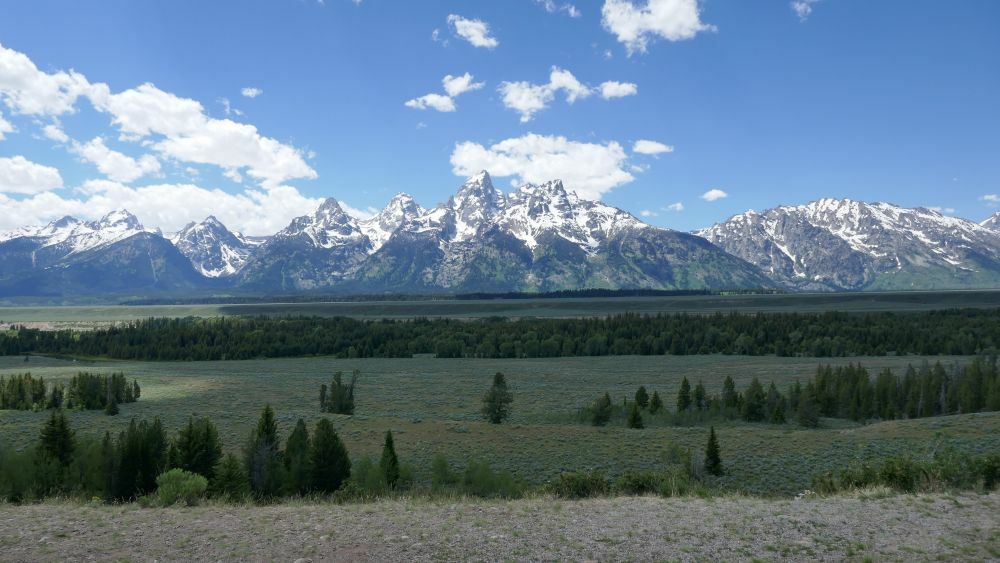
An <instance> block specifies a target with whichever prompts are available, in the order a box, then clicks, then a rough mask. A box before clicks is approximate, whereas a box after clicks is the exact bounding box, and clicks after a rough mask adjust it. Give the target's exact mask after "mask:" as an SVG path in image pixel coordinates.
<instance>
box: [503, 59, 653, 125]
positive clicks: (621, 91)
mask: <svg viewBox="0 0 1000 563" xmlns="http://www.w3.org/2000/svg"><path fill="white" fill-rule="evenodd" d="M499 91H500V94H501V95H502V96H503V105H504V106H505V107H507V108H508V109H512V110H514V111H516V112H518V113H520V114H521V123H527V122H529V121H531V119H532V118H533V117H534V116H535V114H536V113H537V112H539V111H541V110H543V109H545V108H547V107H549V104H550V103H552V100H554V99H555V96H556V94H557V93H558V92H560V91H561V92H563V95H565V97H566V102H568V103H570V104H572V103H573V102H575V101H576V100H578V99H581V98H586V97H589V96H590V95H591V94H593V93H594V92H600V93H601V97H603V98H604V99H606V100H607V99H611V98H619V97H622V96H629V95H632V94H635V93H636V92H637V86H636V85H635V84H631V83H627V82H611V81H609V82H604V83H603V84H601V86H600V87H598V88H591V87H590V86H587V85H586V84H584V83H582V82H580V81H579V80H577V78H576V76H573V73H572V72H570V71H568V70H564V69H561V68H559V67H557V66H554V67H552V70H551V71H550V72H549V81H548V83H546V84H532V83H531V82H527V81H520V82H503V83H501V84H500V87H499Z"/></svg>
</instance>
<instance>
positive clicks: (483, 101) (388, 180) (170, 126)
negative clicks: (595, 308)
mask: <svg viewBox="0 0 1000 563" xmlns="http://www.w3.org/2000/svg"><path fill="white" fill-rule="evenodd" d="M669 8H674V9H676V10H675V11H672V12H670V14H673V15H670V14H667V15H664V16H658V14H659V13H660V12H659V10H666V9H669ZM796 8H797V9H796ZM668 11H669V10H668ZM449 16H456V17H451V18H449ZM479 24H485V25H486V26H488V30H487V33H486V34H485V35H484V34H482V33H481V32H482V29H479V31H480V33H479V34H477V33H476V31H477V25H479ZM998 24H1000V3H997V2H994V1H991V0H964V1H960V2H949V3H947V4H942V3H940V2H935V1H930V0H908V1H902V0H884V1H879V2H871V1H867V0H864V1H863V0H817V1H809V0H800V1H797V2H789V1H787V0H773V1H763V0H762V1H760V2H746V1H742V0H706V1H703V2H696V0H631V1H629V0H600V1H597V0H590V1H584V0H570V1H562V0H553V1H551V2H544V1H536V0H504V1H503V2H497V1H492V2H488V1H463V2H458V1H443V0H442V1H433V0H426V1H420V2H415V1H401V0H400V1H391V2H390V1H388V0H363V1H362V2H360V3H357V2H355V1H353V0H325V2H322V3H321V2H317V1H316V0H268V1H264V0H258V1H245V0H242V1H221V0H220V1H212V2H194V1H182V0H174V1H172V2H169V3H166V2H134V1H129V0H117V1H103V2H86V3H84V2H70V1H54V0H33V1H32V2H4V6H3V17H0V45H2V46H3V51H2V53H0V119H2V121H0V132H3V133H2V137H3V138H2V140H0V229H2V228H11V227H14V226H18V225H20V224H23V223H24V222H38V221H45V220H49V219H51V218H54V216H56V215H61V214H63V213H72V214H76V215H83V216H95V215H98V214H100V213H101V212H103V211H105V210H107V209H108V208H111V207H115V206H117V205H119V204H121V205H125V206H127V207H129V208H130V209H132V210H133V211H134V212H136V214H137V215H139V217H140V219H142V220H143V221H144V222H145V223H146V224H147V225H149V226H159V227H162V228H164V229H165V230H173V229H176V228H178V227H179V226H180V225H182V224H183V223H184V222H186V221H188V220H192V219H195V220H197V219H200V218H202V217H203V216H204V215H207V214H208V213H209V212H212V213H215V214H216V215H218V216H219V217H220V218H221V219H222V220H223V221H224V222H226V223H227V224H231V226H232V227H234V228H239V229H242V230H247V231H250V232H252V233H254V234H266V233H268V232H273V231H276V230H278V228H280V227H281V226H283V225H284V224H286V223H287V222H288V219H289V218H290V217H292V216H295V215H299V214H303V213H305V212H308V211H310V210H311V208H312V207H313V206H314V205H315V203H316V198H320V197H326V196H334V197H336V198H338V199H339V200H342V201H344V202H346V204H348V205H349V206H350V207H351V208H353V209H356V210H359V211H360V212H364V211H365V210H368V209H370V208H379V207H381V206H382V205H384V204H385V203H386V202H388V200H389V198H390V197H391V196H392V194H394V193H396V192H399V191H405V192H408V193H411V194H412V195H413V196H414V197H415V198H416V199H417V201H418V202H420V203H421V204H422V205H424V206H432V205H434V204H436V203H438V202H440V201H443V200H445V199H446V198H447V197H448V196H449V195H451V194H452V193H453V192H454V190H455V189H456V187H457V186H458V185H459V184H460V183H461V181H462V177H461V176H462V174H463V173H464V172H465V171H468V170H472V169H473V168H477V167H482V166H485V167H487V168H489V169H490V170H491V172H492V173H493V174H494V179H495V182H496V184H497V185H498V187H501V188H502V189H505V190H510V189H512V187H511V183H512V182H515V183H516V182H518V181H524V180H528V181H540V180H543V179H547V178H546V177H547V176H558V177H562V178H563V179H564V180H565V181H566V184H567V188H569V189H577V190H578V191H580V192H581V193H583V194H585V195H587V196H589V197H601V198H602V199H604V200H605V201H607V202H609V203H611V204H613V205H616V206H619V207H622V208H624V209H627V210H628V211H631V212H632V213H635V214H636V215H640V214H643V212H644V211H645V212H646V213H645V214H644V217H645V219H646V220H648V221H650V222H651V223H653V224H656V225H661V226H668V227H672V228H676V229H682V230H689V229H694V228H698V227H702V226H706V225H709V224H711V223H713V222H716V221H719V220H722V219H725V218H727V217H728V216H730V215H732V214H734V213H739V212H742V211H745V210H746V209H749V208H754V209H758V210H759V209H764V208H767V207H771V206H774V205H778V204H796V203H804V202H806V201H809V200H811V199H815V198H818V197H851V198H859V199H864V200H883V201H891V202H894V203H898V204H901V205H907V206H918V205H920V206H935V207H940V208H942V209H943V210H944V212H947V213H954V214H957V215H959V216H963V217H967V218H970V219H975V220H980V219H982V218H984V217H985V216H987V215H989V214H990V213H992V212H993V211H995V209H994V208H993V207H992V206H993V205H996V203H997V201H998V200H1000V198H997V197H996V194H997V193H998V192H1000V136H998V134H997V132H998V131H1000V103H998V102H997V100H1000V33H998V32H997V29H998ZM470 28H471V30H472V31H471V32H470V31H469V29H470ZM435 30H437V31H436V32H435ZM460 32H462V33H464V34H465V36H464V37H463V35H462V33H460ZM474 43H477V44H478V45H479V46H477V45H476V44H474ZM5 60H6V63H5V62H4V61H5ZM25 60H27V61H29V63H30V65H34V67H35V69H36V70H35V71H32V70H31V68H26V67H25V64H24V61H25ZM12 61H13V62H12ZM15 63H16V64H15ZM5 64H6V66H5ZM71 69H72V70H73V71H75V72H76V73H77V74H76V75H70V74H69V71H70V70H71ZM554 69H556V73H557V74H555V75H554V74H553V71H554ZM5 73H6V74H5ZM466 73H469V74H470V75H471V78H470V79H468V80H465V81H464V83H463V82H462V81H461V80H458V81H456V82H454V83H453V85H452V87H453V91H455V92H458V91H460V90H462V89H463V86H464V87H465V89H467V91H465V92H462V93H460V94H458V95H456V96H454V97H452V98H451V99H448V98H445V97H444V96H445V94H446V91H445V87H444V85H443V83H442V80H443V79H444V77H446V76H452V77H462V76H464V75H465V74H466ZM74 76H75V77H74ZM553 79H554V81H553ZM53 84H55V86H53ZM144 84H150V85H152V86H146V87H144V86H142V85H144ZM480 84H481V85H480ZM606 84H609V85H608V86H607V88H606V89H605V85H606ZM244 88H255V89H258V90H259V91H260V93H259V95H257V96H256V97H247V96H245V95H243V94H242V93H241V91H242V90H243V89H244ZM633 90H634V92H633ZM605 93H607V94H609V99H605V96H604V95H603V94H605ZM428 94H437V95H438V97H435V98H432V99H430V100H429V101H426V99H425V102H424V103H423V107H424V109H419V107H420V106H421V102H419V101H414V102H411V103H410V104H409V105H407V104H406V102H407V101H409V100H417V99H418V98H420V97H421V96H425V95H428ZM505 94H506V96H505ZM610 94H618V97H612V96H610ZM574 98H575V99H574ZM515 99H516V100H519V103H515V102H514V100H515ZM570 99H572V103H570ZM227 101H228V110H227V106H226V104H227ZM531 103H535V104H541V105H542V106H545V107H544V109H540V110H538V111H535V112H533V113H531V114H530V115H529V116H528V117H530V120H525V119H524V117H525V114H526V111H525V110H524V107H526V106H524V104H531ZM150 104H152V105H150ZM197 104H200V110H199V109H198V106H197ZM452 105H453V106H454V107H453V108H452V107H451V106H452ZM411 106H417V107H411ZM434 106H437V107H439V108H444V109H454V111H438V110H437V109H434ZM509 106H517V107H521V110H520V111H519V110H518V109H517V107H509ZM150 108H152V110H153V111H152V112H151V111H149V110H150ZM156 112H160V113H156ZM161 114H162V115H161ZM140 118H141V119H140ZM141 120H146V121H145V122H140V121H141ZM641 140H645V141H653V142H654V143H645V144H644V146H645V147H646V148H649V147H653V148H657V147H658V149H659V151H660V152H659V153H658V154H642V152H643V151H641V150H640V151H637V150H636V149H637V148H642V146H643V144H640V146H636V142H637V141H641ZM664 146H666V147H669V148H671V149H672V150H671V151H669V152H667V149H666V148H665V147H664ZM644 152H646V153H649V152H656V151H650V150H646V151H644ZM123 157H124V158H123ZM4 165H6V166H7V168H8V170H7V171H6V172H4V170H3V166H4ZM53 169H54V171H55V174H56V175H53ZM5 174H6V175H5ZM56 176H58V177H56ZM4 178H6V180H4ZM4 182H6V184H7V185H6V186H5V185H4ZM711 190H718V191H721V192H724V193H725V194H726V197H720V198H716V199H714V201H707V200H706V199H705V198H703V197H702V196H703V194H706V193H708V192H709V191H711ZM991 195H992V196H993V197H992V198H991V197H990V196H991ZM991 199H992V200H993V201H990V200H991ZM678 203H679V204H681V205H680V206H683V209H682V210H679V211H678V210H677V208H678V207H680V206H678V205H676V204H678ZM671 205H673V208H671Z"/></svg>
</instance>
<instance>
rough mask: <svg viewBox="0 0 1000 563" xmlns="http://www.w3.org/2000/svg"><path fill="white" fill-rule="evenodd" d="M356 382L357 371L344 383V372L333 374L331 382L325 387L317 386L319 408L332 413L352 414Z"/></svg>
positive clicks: (321, 410) (324, 385)
mask: <svg viewBox="0 0 1000 563" xmlns="http://www.w3.org/2000/svg"><path fill="white" fill-rule="evenodd" d="M357 382H358V371H357V370H354V373H352V374H351V381H350V382H349V383H344V373H343V372H340V371H338V372H337V373H335V374H333V383H331V384H330V387H329V388H327V386H326V384H323V385H321V386H320V388H319V410H320V412H329V413H333V414H354V385H355V384H356V383H357Z"/></svg>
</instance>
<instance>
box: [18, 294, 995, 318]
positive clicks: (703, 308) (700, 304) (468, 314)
mask: <svg viewBox="0 0 1000 563" xmlns="http://www.w3.org/2000/svg"><path fill="white" fill-rule="evenodd" d="M965 307H968V308H1000V291H994V290H968V291H906V292H866V293H802V294H786V295H724V296H718V295H692V296H676V297H614V298H586V299H584V298H571V299H503V300H501V299H494V300H481V301H476V300H454V301H452V300H440V301H369V302H332V303H265V304H244V305H150V306H127V307H126V306H115V305H108V306H79V307H0V322H4V323H10V322H19V323H20V322H33V323H107V322H112V321H129V320H136V319H143V318H149V317H189V316H193V317H216V316H221V315H272V316H277V315H319V316H327V317H333V316H346V317H355V318H363V319H376V318H412V317H450V318H470V319H471V318H482V317H491V316H504V317H591V316H605V315H612V314H618V313H717V312H723V313H726V312H733V311H739V312H745V313H757V312H822V311H846V312H872V311H900V312H902V311H927V310H933V309H950V308H965ZM57 326H58V324H57ZM71 326H75V325H72V324H71Z"/></svg>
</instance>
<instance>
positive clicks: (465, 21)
mask: <svg viewBox="0 0 1000 563" xmlns="http://www.w3.org/2000/svg"><path fill="white" fill-rule="evenodd" d="M448 25H449V26H451V29H452V31H454V32H455V34H456V35H458V36H459V37H461V38H462V39H465V40H466V41H468V42H469V43H471V44H472V45H473V46H474V47H483V48H486V49H493V48H496V46H497V45H499V44H500V41H498V40H497V39H496V37H493V36H491V35H490V24H488V23H486V22H484V21H483V20H475V19H469V18H463V17H462V16H459V15H456V14H451V15H449V16H448Z"/></svg>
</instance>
